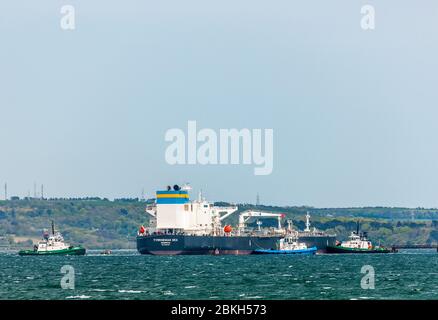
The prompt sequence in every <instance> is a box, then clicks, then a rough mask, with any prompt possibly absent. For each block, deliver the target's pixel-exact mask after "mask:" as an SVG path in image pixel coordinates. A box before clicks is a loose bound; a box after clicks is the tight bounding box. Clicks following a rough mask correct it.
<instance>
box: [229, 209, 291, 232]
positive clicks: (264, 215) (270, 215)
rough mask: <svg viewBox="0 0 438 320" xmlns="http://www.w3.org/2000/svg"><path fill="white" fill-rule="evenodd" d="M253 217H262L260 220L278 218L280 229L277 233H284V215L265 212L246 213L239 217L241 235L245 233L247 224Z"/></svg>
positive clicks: (250, 211)
mask: <svg viewBox="0 0 438 320" xmlns="http://www.w3.org/2000/svg"><path fill="white" fill-rule="evenodd" d="M252 217H260V218H277V220H278V228H277V230H276V231H277V232H278V233H282V232H283V229H282V227H281V219H282V218H284V214H283V213H272V212H263V211H252V210H248V211H244V212H242V213H241V214H240V215H239V229H238V230H239V234H242V233H244V232H245V224H246V222H247V221H248V220H249V219H250V218H252Z"/></svg>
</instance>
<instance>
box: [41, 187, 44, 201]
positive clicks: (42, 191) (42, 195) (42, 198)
mask: <svg viewBox="0 0 438 320" xmlns="http://www.w3.org/2000/svg"><path fill="white" fill-rule="evenodd" d="M41 200H44V185H43V184H42V185H41Z"/></svg>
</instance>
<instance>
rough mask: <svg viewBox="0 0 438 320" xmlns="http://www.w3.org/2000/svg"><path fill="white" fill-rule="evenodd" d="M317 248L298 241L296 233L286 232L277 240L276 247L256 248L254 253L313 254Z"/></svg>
mask: <svg viewBox="0 0 438 320" xmlns="http://www.w3.org/2000/svg"><path fill="white" fill-rule="evenodd" d="M316 251H317V248H316V247H315V246H314V247H311V248H308V247H307V245H306V244H305V243H302V242H298V235H293V234H288V235H287V236H286V237H284V238H282V239H280V240H279V241H278V249H256V250H254V254H300V255H303V254H315V253H316Z"/></svg>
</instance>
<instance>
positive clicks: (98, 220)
mask: <svg viewBox="0 0 438 320" xmlns="http://www.w3.org/2000/svg"><path fill="white" fill-rule="evenodd" d="M216 204H223V205H227V204H226V203H216ZM145 206H146V203H145V202H140V201H138V199H120V200H115V201H109V200H107V199H100V198H88V199H53V200H36V199H25V200H10V201H0V246H13V247H20V246H21V247H23V246H31V245H32V241H37V240H38V239H39V238H40V237H41V234H42V230H43V229H45V228H46V229H48V228H49V227H50V221H51V220H54V221H55V224H56V226H57V229H59V230H60V231H61V232H62V233H63V235H64V238H65V239H66V241H67V242H69V243H72V244H82V245H84V246H86V247H87V248H135V241H134V240H135V236H136V233H137V230H138V227H139V226H140V225H142V224H145V225H146V224H147V223H148V218H149V217H148V214H147V213H145V210H144V209H145ZM248 209H260V210H266V211H273V212H281V213H284V214H285V215H286V218H285V220H284V222H286V219H292V221H293V224H294V226H295V227H297V228H298V229H304V220H305V214H306V212H307V211H309V212H310V214H311V215H312V225H313V226H315V227H317V228H318V229H321V230H325V231H327V232H330V233H335V234H337V235H338V238H339V239H345V238H346V237H347V236H348V235H349V233H350V232H351V231H352V230H355V228H356V221H357V220H360V221H361V229H362V230H363V231H368V232H369V236H370V238H371V239H372V240H373V241H374V242H376V243H377V242H381V243H382V244H385V245H391V244H425V243H437V242H438V210H436V209H423V208H416V209H409V208H379V207H373V208H340V209H336V208H333V209H332V208H312V207H272V206H259V207H255V206H253V205H249V204H241V205H239V212H241V211H244V210H248ZM237 219H238V212H237V213H235V214H233V215H231V216H230V217H229V218H227V219H226V221H225V223H228V224H232V225H235V224H237ZM255 222H256V221H255V220H254V221H250V222H249V223H250V224H252V225H253V226H254V227H255V226H256V225H255ZM262 223H263V225H262V226H263V227H269V226H275V225H276V220H274V219H264V220H263V221H262Z"/></svg>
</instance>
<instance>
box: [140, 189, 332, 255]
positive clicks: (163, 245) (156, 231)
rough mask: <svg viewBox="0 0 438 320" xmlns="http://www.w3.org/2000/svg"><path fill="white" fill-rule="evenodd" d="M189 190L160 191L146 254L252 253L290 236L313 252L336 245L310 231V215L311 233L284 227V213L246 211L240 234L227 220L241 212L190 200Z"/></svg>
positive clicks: (144, 237)
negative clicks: (266, 223)
mask: <svg viewBox="0 0 438 320" xmlns="http://www.w3.org/2000/svg"><path fill="white" fill-rule="evenodd" d="M189 191H190V187H189V186H183V187H182V188H180V187H179V186H178V185H175V186H174V187H173V188H171V187H170V186H169V187H167V190H164V191H157V192H156V199H155V203H154V204H153V205H150V206H148V207H147V208H146V212H147V213H149V214H150V215H151V219H150V225H149V226H148V227H144V226H141V227H140V230H139V232H138V235H137V249H138V251H139V252H140V253H141V254H154V255H178V254H252V253H254V250H257V249H275V248H276V247H277V245H278V241H279V240H280V239H281V238H282V237H284V235H285V234H286V233H288V232H297V233H298V238H299V241H300V242H304V243H305V244H306V245H307V246H308V247H313V246H316V247H317V248H318V251H319V252H325V250H326V248H327V246H333V245H334V244H335V242H336V237H335V235H328V234H326V233H324V232H321V231H318V230H316V229H315V228H314V229H313V230H311V229H310V216H309V215H308V214H307V216H306V218H307V222H306V229H305V230H304V231H296V230H292V227H291V221H290V220H288V221H287V222H288V227H286V228H283V227H282V219H283V218H284V217H285V215H284V214H280V213H272V212H262V211H244V212H242V213H240V215H239V224H238V226H237V228H236V229H235V230H234V229H233V228H232V227H231V226H230V225H225V226H222V221H223V220H224V219H225V218H227V217H228V216H230V215H231V214H233V213H234V212H236V211H238V208H237V207H220V206H214V204H213V203H210V202H208V201H206V200H205V199H204V198H203V197H202V195H201V194H200V195H199V197H198V199H197V200H193V201H190V200H189ZM253 217H255V218H258V219H261V218H275V219H277V220H278V226H277V227H276V228H260V222H259V221H258V222H259V223H258V228H255V229H249V228H247V226H246V223H247V222H248V220H249V219H251V218H253Z"/></svg>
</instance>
